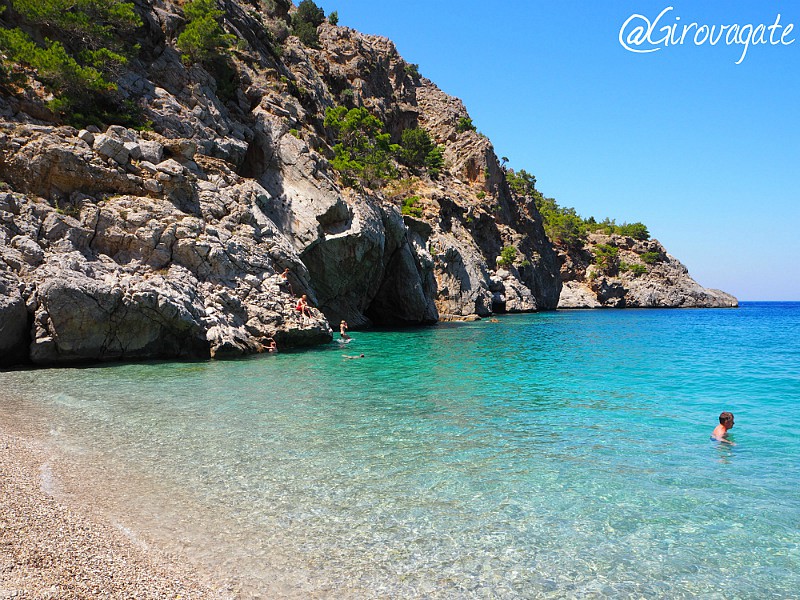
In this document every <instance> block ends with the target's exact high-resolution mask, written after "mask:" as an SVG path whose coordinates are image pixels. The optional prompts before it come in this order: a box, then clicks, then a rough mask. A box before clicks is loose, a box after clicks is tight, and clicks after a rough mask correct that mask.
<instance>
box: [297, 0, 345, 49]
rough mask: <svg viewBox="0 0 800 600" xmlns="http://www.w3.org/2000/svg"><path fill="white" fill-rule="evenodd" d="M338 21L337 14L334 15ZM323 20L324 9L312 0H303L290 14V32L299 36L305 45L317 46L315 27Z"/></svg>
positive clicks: (317, 39)
mask: <svg viewBox="0 0 800 600" xmlns="http://www.w3.org/2000/svg"><path fill="white" fill-rule="evenodd" d="M336 18H337V21H338V14H337V15H336ZM324 21H325V11H324V10H322V9H321V8H320V7H319V6H317V5H316V4H315V3H314V0H303V1H302V2H301V3H300V4H299V5H298V6H297V11H296V12H295V13H294V15H292V33H293V34H294V35H296V36H297V37H298V38H300V41H301V42H303V44H304V45H305V46H308V47H309V48H319V34H318V33H317V27H319V26H320V25H322V23H323V22H324Z"/></svg>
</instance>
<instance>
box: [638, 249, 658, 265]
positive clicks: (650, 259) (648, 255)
mask: <svg viewBox="0 0 800 600" xmlns="http://www.w3.org/2000/svg"><path fill="white" fill-rule="evenodd" d="M639 258H641V259H642V262H644V263H646V264H648V265H654V264H656V263H657V262H658V261H660V260H661V253H660V252H645V253H643V254H642V255H641V256H640V257H639Z"/></svg>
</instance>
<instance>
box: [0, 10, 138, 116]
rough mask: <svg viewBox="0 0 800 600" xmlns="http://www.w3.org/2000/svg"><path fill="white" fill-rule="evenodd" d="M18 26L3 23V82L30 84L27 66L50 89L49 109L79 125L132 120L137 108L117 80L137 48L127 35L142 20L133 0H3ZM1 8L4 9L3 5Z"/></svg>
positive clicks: (15, 85) (0, 42)
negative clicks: (121, 92) (125, 97)
mask: <svg viewBox="0 0 800 600" xmlns="http://www.w3.org/2000/svg"><path fill="white" fill-rule="evenodd" d="M7 7H8V8H10V9H11V10H10V11H9V16H10V18H11V19H12V22H16V23H19V25H20V27H19V28H14V29H10V28H2V29H0V84H2V85H4V86H8V85H10V86H11V87H10V88H7V91H9V92H10V93H15V92H16V89H15V88H27V87H28V83H27V82H28V76H29V74H30V70H33V71H35V75H33V77H35V78H36V79H37V80H39V81H40V82H41V83H42V84H44V86H45V88H46V90H47V91H48V92H50V93H51V94H52V95H53V98H52V100H50V101H48V102H47V106H48V108H50V110H51V111H53V112H54V113H55V114H56V115H59V116H61V117H62V118H63V119H64V120H66V121H67V122H69V123H71V124H73V125H76V126H82V125H85V124H90V123H93V124H97V125H102V124H105V123H119V124H124V125H130V126H136V125H137V124H140V123H141V111H140V110H139V109H138V108H137V107H136V106H135V104H133V103H132V102H129V101H125V100H123V99H122V98H121V97H120V96H119V94H117V85H116V81H115V80H116V79H117V78H118V77H119V75H120V73H121V71H122V69H123V68H124V66H125V65H126V64H127V62H128V60H129V58H130V57H131V56H132V55H134V54H135V53H136V52H138V50H139V47H138V46H137V45H130V44H128V43H127V38H129V37H130V34H131V33H132V32H133V30H134V29H136V28H137V27H139V26H140V25H141V23H142V21H141V19H140V18H139V16H138V15H137V14H136V12H135V11H134V5H133V3H132V2H121V1H120V0H6V6H3V7H2V9H5V8H7ZM0 12H2V10H0Z"/></svg>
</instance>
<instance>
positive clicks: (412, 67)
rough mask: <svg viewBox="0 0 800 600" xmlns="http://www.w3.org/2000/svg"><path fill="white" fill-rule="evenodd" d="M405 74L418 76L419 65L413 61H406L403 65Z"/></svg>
mask: <svg viewBox="0 0 800 600" xmlns="http://www.w3.org/2000/svg"><path fill="white" fill-rule="evenodd" d="M405 71H406V75H410V76H411V77H419V65H417V64H414V63H407V64H406V66H405Z"/></svg>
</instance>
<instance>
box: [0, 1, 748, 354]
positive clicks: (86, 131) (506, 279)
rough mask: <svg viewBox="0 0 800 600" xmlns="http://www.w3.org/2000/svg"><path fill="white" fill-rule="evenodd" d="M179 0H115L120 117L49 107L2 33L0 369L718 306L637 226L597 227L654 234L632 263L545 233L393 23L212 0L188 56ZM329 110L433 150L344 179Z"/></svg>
mask: <svg viewBox="0 0 800 600" xmlns="http://www.w3.org/2000/svg"><path fill="white" fill-rule="evenodd" d="M12 4H14V3H12ZM17 4H21V3H16V4H14V7H16V5H17ZM112 4H118V3H112ZM185 4H186V3H183V2H170V1H165V0H137V1H136V2H135V3H133V4H132V6H133V9H134V10H135V13H136V16H137V20H136V23H135V25H136V26H135V27H134V28H133V29H132V30H131V32H130V33H129V35H132V36H135V40H136V42H137V43H138V47H136V49H135V52H133V53H132V54H131V55H130V57H129V59H128V60H127V61H126V62H124V63H120V64H119V65H117V66H116V68H115V69H114V73H113V74H114V78H115V79H114V86H115V87H114V99H115V100H116V101H117V102H119V103H123V105H124V106H128V107H135V114H136V118H135V119H133V120H131V119H130V118H129V119H128V120H127V121H126V122H124V124H109V123H108V122H99V121H97V119H94V120H93V119H85V121H83V122H82V121H80V118H79V116H76V115H75V114H71V115H70V114H68V113H66V114H65V113H64V112H63V111H61V112H59V111H58V110H56V109H55V108H54V105H53V102H52V100H53V92H52V89H51V88H53V86H54V85H55V84H53V83H52V80H51V79H48V77H47V73H45V72H44V69H43V68H36V65H31V64H27V63H25V62H24V61H23V62H22V63H19V64H11V62H10V59H9V57H10V56H12V54H13V51H14V47H13V46H12V45H11V42H9V41H8V40H6V41H5V42H3V43H5V48H2V44H0V48H2V49H3V52H4V54H3V56H4V58H5V60H6V64H5V66H4V69H5V71H4V73H5V75H4V76H3V78H2V81H0V84H1V85H0V181H1V182H2V186H3V187H2V191H0V365H13V364H19V363H28V362H32V363H34V364H38V365H48V364H60V363H70V362H82V361H98V360H100V361H105V360H129V359H145V358H174V357H180V358H208V357H229V356H239V355H242V354H247V353H253V352H260V351H263V350H264V348H265V346H266V345H267V344H268V343H269V340H270V339H274V340H276V342H277V344H278V346H279V347H293V346H295V347H296V346H305V345H314V344H320V343H325V342H327V341H329V340H330V339H331V337H332V329H331V324H334V327H336V326H337V325H336V324H338V323H339V321H340V320H341V319H344V320H347V321H348V322H349V324H350V326H351V327H365V326H369V325H371V324H392V325H406V324H408V325H413V324H432V323H436V322H437V321H439V320H445V319H448V320H450V319H471V318H478V317H483V316H488V315H490V314H492V313H493V312H530V311H539V310H553V309H555V308H556V307H558V306H561V307H570V306H573V307H577V306H733V305H735V304H736V301H735V299H733V298H732V297H730V296H728V295H726V294H724V293H722V292H715V291H709V290H704V289H703V288H702V287H700V286H699V285H698V284H697V283H695V282H694V281H693V280H692V279H691V278H689V276H688V273H687V272H686V269H685V268H684V267H683V266H682V265H680V263H678V262H677V261H676V260H675V259H673V258H672V257H670V256H669V255H668V254H667V253H666V251H665V250H664V249H663V248H662V247H661V246H660V245H659V244H658V243H657V242H655V241H654V240H650V241H645V242H638V241H637V242H633V241H631V240H626V239H617V238H614V239H610V240H606V242H607V243H612V244H616V245H617V246H618V247H619V248H620V249H621V250H622V251H623V252H625V253H634V254H637V253H640V251H641V252H646V251H653V252H658V253H659V256H661V257H662V258H661V259H660V260H659V261H658V264H657V265H650V266H652V267H653V268H652V269H650V270H649V272H648V273H647V274H646V275H641V274H639V275H636V276H634V275H632V274H631V275H630V276H629V275H627V274H625V273H613V274H611V273H608V274H602V275H600V276H598V275H597V274H595V276H593V275H592V272H593V269H592V266H591V264H590V262H591V260H592V253H591V243H592V239H591V237H590V240H589V244H588V245H587V246H586V248H584V249H583V250H581V251H580V252H572V253H569V252H564V251H560V250H559V249H558V248H557V247H554V245H553V244H552V243H551V241H550V240H549V239H548V237H547V236H546V235H545V231H544V226H543V222H542V217H541V215H540V213H539V211H538V210H537V207H536V204H535V202H534V201H533V199H532V198H530V197H525V196H520V195H518V194H516V193H514V192H513V191H512V189H511V188H510V187H509V185H508V182H507V178H506V172H505V170H504V168H503V167H502V166H501V164H500V161H498V158H497V156H496V154H495V151H494V149H493V147H492V144H491V142H490V141H489V140H488V139H487V138H486V137H485V136H483V135H482V134H480V133H478V132H477V131H476V130H475V129H474V127H471V120H470V119H469V115H468V113H467V110H466V108H465V107H464V105H463V103H462V102H461V101H460V100H458V99H457V98H453V97H451V96H448V95H446V94H445V93H443V92H442V91H441V90H440V89H439V88H437V87H436V85H435V84H434V83H433V82H431V81H429V80H427V79H426V78H424V77H422V76H420V75H419V72H418V70H417V67H416V65H410V64H409V63H407V62H406V61H405V60H403V58H402V57H401V56H400V55H399V54H398V52H397V50H396V48H395V46H394V45H393V43H392V42H391V41H389V40H388V39H385V38H381V37H375V36H369V35H363V34H361V33H359V32H357V31H354V30H352V29H350V28H347V27H341V26H338V25H336V24H332V23H331V22H330V21H331V20H324V21H323V22H321V23H320V24H319V25H318V26H316V34H315V35H316V42H314V43H310V44H309V43H304V42H303V41H301V40H300V38H298V37H297V36H295V35H290V31H292V23H293V17H292V15H293V14H296V11H297V8H296V7H294V6H292V5H291V4H290V3H289V2H288V1H287V0H274V1H270V2H259V1H253V2H248V1H246V0H231V1H228V2H226V3H224V8H225V10H224V12H222V13H221V14H220V15H219V16H218V17H217V18H216V19H217V22H218V23H219V25H220V27H222V28H223V29H224V31H225V35H227V36H229V37H231V39H233V40H235V44H231V43H230V42H228V43H227V46H226V47H225V48H224V52H223V49H222V47H221V48H220V50H219V52H217V53H216V54H213V53H212V57H211V58H209V57H208V56H206V57H205V59H200V58H197V59H192V58H191V57H187V55H186V54H183V55H182V52H181V50H180V49H179V47H178V46H179V43H178V41H179V39H180V35H181V33H182V32H184V31H185V30H186V29H187V27H188V25H189V23H190V21H191V18H192V17H191V16H190V15H189V13H188V11H186V10H185ZM191 4H196V3H191ZM0 19H2V20H3V27H4V28H5V29H7V30H10V29H11V28H20V30H21V31H24V32H26V33H27V34H28V35H29V36H30V37H31V39H33V40H37V41H38V42H39V43H40V45H42V44H45V43H46V42H44V41H43V40H44V39H45V36H46V35H47V36H50V37H53V36H54V35H55V36H56V37H57V35H58V33H59V31H58V28H57V27H54V26H53V25H52V24H49V25H41V24H39V23H38V22H32V21H31V20H30V19H28V20H26V19H25V13H24V11H23V9H22V8H16V9H15V10H8V11H5V12H4V13H3V14H2V15H0ZM48 39H49V38H48ZM0 41H2V40H0ZM69 41H70V39H69V38H68V37H67V36H65V37H64V43H65V44H66V45H67V47H69ZM21 56H22V55H21ZM29 62H34V61H32V59H29ZM9 65H10V66H9ZM48 86H49V87H48ZM337 106H343V107H345V108H347V109H355V108H364V109H366V110H367V111H368V112H369V114H370V115H372V116H374V117H376V118H377V119H379V120H380V121H381V123H382V124H383V126H384V127H385V131H386V133H388V135H389V137H390V140H391V142H393V143H400V142H401V140H402V139H403V133H404V132H405V131H406V130H409V129H423V130H425V131H426V132H427V134H428V135H429V136H430V138H431V139H432V140H433V142H434V143H435V144H436V145H437V147H438V148H439V149H440V152H441V157H442V159H443V164H442V166H441V168H440V169H436V170H433V169H431V170H426V169H422V168H416V167H412V166H408V165H406V164H401V163H398V164H395V165H394V166H393V172H392V176H391V177H389V178H387V180H385V181H382V182H381V183H380V185H373V184H371V183H370V182H364V181H361V182H360V183H357V184H353V182H351V181H347V180H346V178H345V177H344V176H343V175H342V173H341V172H340V170H338V169H336V168H334V166H333V162H334V157H335V156H336V152H335V146H336V144H337V143H339V142H341V138H338V137H337V135H336V131H335V130H333V129H332V128H331V126H330V124H329V123H327V124H326V114H327V113H328V110H329V109H332V108H334V107H337ZM106 120H107V121H113V120H114V119H106ZM117 122H123V120H120V119H118V120H117ZM642 244H644V246H641V245H642ZM640 246H641V248H640ZM507 248H513V249H514V252H513V256H511V257H510V258H509V257H508V256H506V257H505V258H503V251H504V249H507ZM645 248H646V249H645ZM630 260H631V261H632V262H635V260H636V259H635V258H632V257H631V259H630ZM285 269H288V270H289V271H288V273H289V275H288V279H285V278H284V277H282V276H281V273H282V272H284V270H285ZM302 294H305V295H307V297H308V299H309V302H310V304H311V306H312V310H311V317H306V316H303V315H302V314H301V313H299V312H297V311H296V310H295V304H296V302H297V297H298V296H300V295H302Z"/></svg>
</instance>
